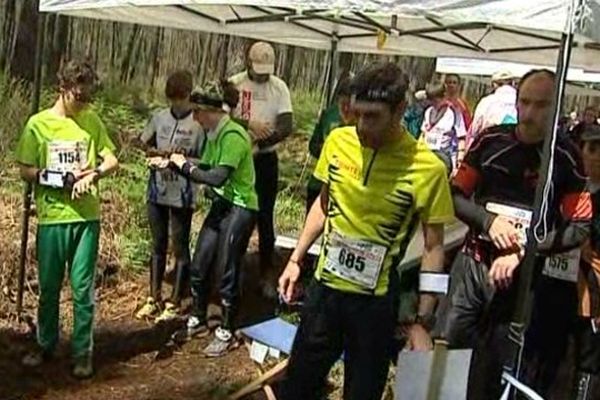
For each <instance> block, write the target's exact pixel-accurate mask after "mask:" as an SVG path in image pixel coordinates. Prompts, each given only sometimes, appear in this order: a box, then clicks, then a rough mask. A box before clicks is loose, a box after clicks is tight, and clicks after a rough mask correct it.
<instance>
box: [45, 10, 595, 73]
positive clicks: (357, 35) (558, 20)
mask: <svg viewBox="0 0 600 400" xmlns="http://www.w3.org/2000/svg"><path fill="white" fill-rule="evenodd" d="M583 2H584V6H583V7H582V9H581V10H580V13H579V15H581V16H582V17H581V18H580V19H579V20H578V21H579V22H578V24H577V25H576V32H577V33H578V34H577V35H576V38H575V41H574V44H573V54H572V62H571V64H572V65H573V66H576V67H580V68H583V69H587V70H595V69H600V65H598V64H599V63H598V60H600V43H598V42H600V24H599V23H597V22H598V21H600V0H584V1H583ZM569 4H570V1H566V0H537V1H535V2H525V1H522V0H473V1H464V0H364V1H363V0H321V1H316V0H308V1H299V0H291V1H284V0H282V1H277V0H270V1H269V0H258V1H244V0H241V1H240V0H238V1H235V0H232V1H231V0H230V1H216V0H212V1H211V0H208V1H199V0H181V1H165V0H146V1H140V0H133V1H131V0H129V1H126V0H121V1H120V0H41V1H40V11H45V12H59V13H63V14H67V15H72V16H79V17H88V18H97V19H106V20H112V21H121V22H129V23H137V24H145V25H155V26H164V27H171V28H179V29H189V30H201V31H210V32H215V33H222V34H231V35H237V36H245V37H249V38H254V39H259V40H267V41H271V42H276V43H283V44H290V45H296V46H302V47H308V48H316V49H323V50H329V49H331V48H332V46H335V47H336V49H337V50H338V51H342V52H360V53H379V54H390V55H392V54H393V55H396V54H405V55H415V56H423V57H443V56H451V57H468V58H478V59H492V60H494V59H495V60H511V61H518V62H527V63H533V64H542V65H554V64H555V61H556V57H557V52H558V48H559V47H560V35H561V32H562V31H563V30H564V29H565V28H566V21H567V19H568V15H569ZM334 43H335V44H334Z"/></svg>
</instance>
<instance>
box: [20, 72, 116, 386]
mask: <svg viewBox="0 0 600 400" xmlns="http://www.w3.org/2000/svg"><path fill="white" fill-rule="evenodd" d="M58 80H59V93H58V97H57V99H56V102H55V103H54V105H53V106H52V107H51V108H49V109H47V110H44V111H42V112H40V113H38V114H35V115H33V116H32V117H31V118H29V120H28V121H27V124H26V126H25V129H24V130H23V133H22V135H21V137H20V140H19V144H18V147H17V152H16V156H17V161H18V162H19V165H20V173H21V177H22V178H23V179H24V180H26V181H27V182H30V183H32V184H33V185H34V192H35V203H36V207H37V216H38V231H37V261H38V279H39V288H40V289H39V290H40V292H39V303H38V327H37V328H38V329H37V345H38V346H37V348H36V349H35V350H34V351H33V352H31V353H29V354H27V355H26V356H25V357H24V358H23V364H24V365H26V366H30V367H35V366H38V365H40V364H42V363H43V362H44V361H46V360H48V359H49V358H51V357H52V355H53V353H54V351H55V349H56V346H57V344H58V338H59V299H60V290H61V286H62V281H63V278H64V275H65V269H66V268H67V267H68V276H69V279H70V282H71V289H72V297H73V308H74V327H73V337H72V353H73V354H72V355H73V359H74V365H73V370H72V373H73V375H74V376H75V377H77V378H87V377H90V376H91V375H92V374H93V365H92V347H93V338H92V334H93V332H92V331H93V320H94V278H95V272H96V260H97V257H98V241H99V237H100V195H99V190H98V186H97V182H98V180H100V179H101V178H103V177H104V176H106V175H108V174H109V173H110V172H111V171H113V170H115V169H116V168H117V166H118V161H117V159H116V157H115V155H114V152H115V146H114V145H113V143H112V142H111V140H110V138H109V136H108V134H107V131H106V128H105V126H104V124H103V123H102V121H101V120H100V118H99V117H98V115H97V114H96V113H95V112H94V111H93V110H92V109H91V108H90V107H89V106H88V104H89V103H90V101H91V100H92V96H93V93H94V89H95V88H96V86H97V76H96V73H95V72H94V70H93V68H92V66H91V65H89V64H87V63H83V62H77V61H71V62H69V63H67V64H65V66H64V67H63V68H62V69H61V71H60V73H59V75H58Z"/></svg>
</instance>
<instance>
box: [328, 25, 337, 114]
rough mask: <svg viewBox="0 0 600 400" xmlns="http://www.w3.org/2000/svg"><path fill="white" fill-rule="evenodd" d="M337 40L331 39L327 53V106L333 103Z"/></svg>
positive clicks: (335, 38)
mask: <svg viewBox="0 0 600 400" xmlns="http://www.w3.org/2000/svg"><path fill="white" fill-rule="evenodd" d="M337 48H338V38H337V36H334V37H333V38H332V39H331V51H330V53H329V76H328V77H327V97H326V98H327V106H328V107H329V106H330V105H331V103H332V102H333V101H334V96H333V94H334V93H333V92H334V90H335V79H336V77H337V73H338V51H337Z"/></svg>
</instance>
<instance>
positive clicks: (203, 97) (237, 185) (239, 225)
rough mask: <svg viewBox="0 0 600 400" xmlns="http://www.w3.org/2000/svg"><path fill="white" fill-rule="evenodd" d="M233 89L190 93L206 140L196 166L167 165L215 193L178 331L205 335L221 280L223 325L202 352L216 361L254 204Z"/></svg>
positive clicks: (247, 141)
mask: <svg viewBox="0 0 600 400" xmlns="http://www.w3.org/2000/svg"><path fill="white" fill-rule="evenodd" d="M238 99H239V94H238V91H237V89H236V88H235V86H233V84H231V83H230V82H227V81H223V82H221V83H220V84H213V85H211V86H209V87H208V88H206V89H204V90H202V91H199V92H194V93H192V96H191V102H192V104H193V105H194V107H195V108H194V119H195V120H196V121H198V122H199V123H200V124H201V125H202V126H203V127H204V130H205V133H206V140H205V142H204V146H203V149H202V150H201V154H200V165H195V164H194V163H192V162H191V161H189V160H187V159H186V158H185V156H183V155H181V154H174V155H172V156H171V162H172V163H173V164H174V165H175V166H176V167H177V169H178V170H179V171H180V173H181V174H183V175H184V176H185V177H188V178H189V179H191V180H192V181H194V182H196V183H201V184H205V185H208V186H209V187H211V188H212V192H213V193H214V197H213V202H212V206H211V208H210V211H209V212H208V215H207V216H206V218H205V220H204V223H203V225H202V228H201V230H200V234H199V235H198V241H197V243H196V248H195V249H194V256H193V259H192V265H191V271H190V272H191V288H192V297H193V306H192V313H191V316H190V317H189V319H188V321H187V326H186V328H185V329H184V330H183V333H184V334H185V336H186V337H192V336H203V335H207V334H208V333H209V332H208V327H207V307H208V300H209V295H210V283H211V276H212V274H213V273H219V274H221V279H220V288H219V293H220V296H221V306H222V309H223V323H222V325H221V326H219V327H218V328H217V329H216V331H215V337H214V340H213V341H212V342H211V343H210V344H209V345H208V346H207V347H206V348H205V349H204V355H205V356H207V357H219V356H221V355H224V354H225V353H226V352H227V351H228V350H230V349H231V348H233V347H234V345H235V344H236V340H235V338H234V336H233V331H234V330H233V329H234V322H235V321H234V319H235V316H236V311H237V308H238V300H239V293H238V292H239V288H238V285H239V280H240V272H241V263H242V258H243V257H244V254H245V253H246V249H247V247H248V241H249V240H250V235H251V234H252V229H253V226H254V222H255V218H256V212H257V210H258V198H257V195H256V191H255V189H254V180H255V177H254V164H253V160H252V139H251V138H250V136H249V135H248V133H247V132H246V130H245V129H244V128H243V127H242V126H241V125H239V124H238V123H236V122H234V121H233V119H231V118H230V116H229V114H230V112H231V110H232V109H234V108H235V107H236V105H237V102H238Z"/></svg>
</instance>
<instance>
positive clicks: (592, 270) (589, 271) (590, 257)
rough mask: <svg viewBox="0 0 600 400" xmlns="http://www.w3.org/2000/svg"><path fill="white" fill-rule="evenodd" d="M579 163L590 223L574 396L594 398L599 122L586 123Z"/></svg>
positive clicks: (598, 346)
mask: <svg viewBox="0 0 600 400" xmlns="http://www.w3.org/2000/svg"><path fill="white" fill-rule="evenodd" d="M581 139H582V141H583V152H582V154H583V163H584V165H585V169H586V172H587V174H588V188H589V191H590V194H591V198H592V226H591V233H590V239H589V241H588V242H587V243H586V244H585V245H584V247H583V250H582V252H581V264H580V267H579V276H578V282H577V286H578V289H579V318H578V320H577V323H576V330H575V332H576V333H575V344H576V346H575V347H576V353H575V354H576V362H575V367H576V368H577V379H576V386H575V393H574V397H573V398H575V399H578V400H591V399H597V398H598V397H599V396H600V392H599V391H598V387H595V386H597V383H596V385H594V382H593V381H597V380H598V376H599V374H600V334H599V333H600V332H598V329H600V126H596V125H590V126H588V127H587V128H586V130H585V131H584V132H583V135H582V136H581Z"/></svg>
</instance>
